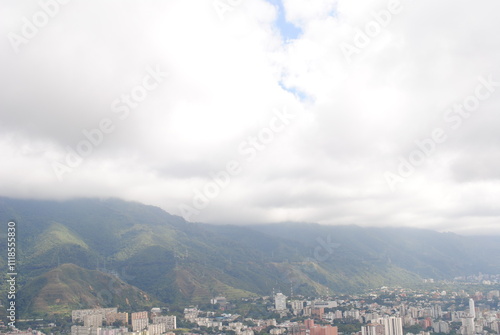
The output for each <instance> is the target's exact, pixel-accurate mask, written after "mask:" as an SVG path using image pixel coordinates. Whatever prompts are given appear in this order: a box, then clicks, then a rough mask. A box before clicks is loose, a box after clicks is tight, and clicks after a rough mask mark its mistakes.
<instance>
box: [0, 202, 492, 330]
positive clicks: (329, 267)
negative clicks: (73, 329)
mask: <svg viewBox="0 0 500 335" xmlns="http://www.w3.org/2000/svg"><path fill="white" fill-rule="evenodd" d="M11 219H14V220H15V221H17V223H18V272H19V273H20V275H19V278H18V279H19V283H18V284H19V285H18V288H19V294H20V295H19V296H20V299H21V302H22V306H23V308H24V309H23V310H22V313H24V314H29V315H38V314H66V313H68V311H69V310H70V309H71V308H86V307H94V306H116V305H119V306H121V307H122V309H123V310H132V309H134V308H135V307H144V308H145V307H147V306H151V305H152V304H153V303H154V301H155V300H154V299H155V298H156V299H158V300H159V302H157V304H160V302H161V303H162V304H171V305H172V304H175V305H180V306H182V305H187V304H206V303H208V301H209V300H210V298H213V297H215V296H218V295H222V296H225V297H226V298H227V299H229V300H232V301H237V300H238V299H240V298H244V297H246V298H251V297H255V296H256V295H269V294H271V292H272V290H273V289H276V290H278V289H279V290H281V291H282V292H283V293H284V294H285V295H288V296H289V295H290V293H291V290H293V293H294V295H302V296H305V297H308V296H317V295H324V294H326V293H327V292H335V293H336V294H338V293H355V292H360V291H366V290H368V289H372V288H375V287H381V286H394V285H405V286H409V287H411V286H415V287H417V286H418V285H421V284H420V283H421V276H423V277H434V278H436V279H439V278H449V277H452V276H455V275H463V274H467V273H477V272H479V271H481V272H483V273H488V272H489V273H493V272H500V256H498V255H500V243H499V242H500V239H498V238H493V237H485V238H478V237H463V236H458V235H454V234H440V233H436V232H432V231H426V230H417V229H396V228H387V229H381V228H377V229H376V228H360V227H356V226H343V227H338V226H337V227H331V226H320V225H314V224H281V225H260V226H255V227H253V226H252V227H237V226H229V225H227V226H217V225H206V224H200V223H190V222H186V221H184V220H183V219H182V218H180V217H177V216H173V215H170V214H168V213H166V212H164V211H162V210H161V209H159V208H157V207H153V206H146V205H142V204H138V203H131V202H125V201H121V200H116V199H109V200H97V199H77V200H71V201H66V202H52V201H35V200H14V199H8V198H0V220H2V221H5V222H7V221H9V220H11ZM0 252H3V253H5V245H4V244H1V245H0ZM0 265H2V266H3V265H5V259H0ZM97 270H99V271H97ZM110 285H111V287H112V289H110V288H109V286H110ZM106 290H107V291H110V292H111V294H108V296H106V297H104V296H103V293H102V292H106ZM100 292H101V294H100V295H99V293H100ZM1 299H5V298H4V297H2V298H1ZM379 299H380V298H379ZM377 302H379V303H380V304H383V303H384V302H383V300H380V301H379V300H377ZM494 303H495V304H498V301H495V302H494ZM239 308H240V309H241V311H240V312H241V313H240V314H241V315H245V316H247V317H259V316H260V315H266V313H267V311H265V310H263V309H262V308H261V307H258V306H257V305H250V307H244V308H243V307H239ZM40 311H43V312H40ZM345 327H346V332H347V333H348V332H352V330H351V329H354V328H353V327H352V325H349V326H348V325H346V326H345Z"/></svg>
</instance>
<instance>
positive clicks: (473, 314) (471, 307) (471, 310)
mask: <svg viewBox="0 0 500 335" xmlns="http://www.w3.org/2000/svg"><path fill="white" fill-rule="evenodd" d="M469 316H470V317H471V318H473V319H474V318H475V317H476V307H475V305H474V299H469Z"/></svg>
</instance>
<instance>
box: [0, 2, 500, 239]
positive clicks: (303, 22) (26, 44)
mask: <svg viewBox="0 0 500 335" xmlns="http://www.w3.org/2000/svg"><path fill="white" fill-rule="evenodd" d="M0 7H1V8H0V35H1V36H2V38H1V39H0V59H1V62H0V155H1V156H0V164H1V165H0V166H1V167H0V195H2V196H8V197H16V198H17V197H19V198H40V199H67V198H72V197H120V198H123V199H126V200H134V201H139V202H143V203H146V204H151V205H157V206H160V207H162V208H163V209H165V210H166V211H168V212H170V213H172V214H176V215H183V216H184V217H185V218H186V219H188V220H190V221H200V222H210V223H234V224H241V223H261V222H281V221H301V222H318V223H321V224H357V225H362V226H412V227H421V228H430V229H435V230H439V231H454V232H457V233H463V234H486V233H495V234H500V203H499V199H500V150H499V148H500V131H499V128H500V113H499V112H500V62H499V60H500V38H499V37H498V33H499V32H500V20H498V13H499V12H500V3H499V2H498V1H495V0H478V1H474V2H470V1H467V2H465V1H461V0H459V1H457V0H453V1H452V0H442V1H439V2H436V1H429V0H424V1H414V0H401V1H396V0H393V1H386V0H381V1H379V0H370V1H367V0H346V1H344V0H338V1H329V0H267V1H265V0H215V1H213V0H199V1H198V0H189V1H186V0H165V1H160V0H156V1H148V0H143V1H124V0H120V1H118V0H116V1H114V0H113V1H112V0H106V1H102V0H99V1H97V0H95V1H88V0H85V1H84V0H72V1H68V0H64V1H63V0H58V1H56V0H43V1H42V0H40V1H18V0H4V1H2V2H1V5H0Z"/></svg>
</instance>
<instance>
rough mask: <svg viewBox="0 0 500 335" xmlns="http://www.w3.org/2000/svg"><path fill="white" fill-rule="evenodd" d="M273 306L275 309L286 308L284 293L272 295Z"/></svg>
mask: <svg viewBox="0 0 500 335" xmlns="http://www.w3.org/2000/svg"><path fill="white" fill-rule="evenodd" d="M274 308H275V309H276V310H277V311H284V310H286V295H284V294H283V293H281V292H280V293H276V295H275V296H274Z"/></svg>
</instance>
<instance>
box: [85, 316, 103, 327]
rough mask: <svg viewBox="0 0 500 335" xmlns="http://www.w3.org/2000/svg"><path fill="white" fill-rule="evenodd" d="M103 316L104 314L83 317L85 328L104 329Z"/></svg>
mask: <svg viewBox="0 0 500 335" xmlns="http://www.w3.org/2000/svg"><path fill="white" fill-rule="evenodd" d="M102 321H103V315H102V314H90V315H85V316H84V317H83V326H84V327H94V328H97V327H102Z"/></svg>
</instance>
